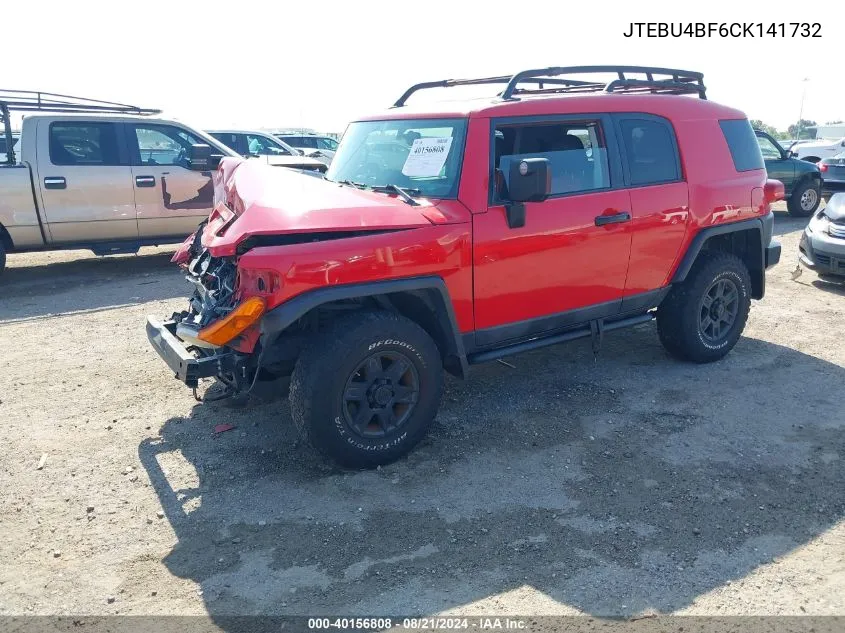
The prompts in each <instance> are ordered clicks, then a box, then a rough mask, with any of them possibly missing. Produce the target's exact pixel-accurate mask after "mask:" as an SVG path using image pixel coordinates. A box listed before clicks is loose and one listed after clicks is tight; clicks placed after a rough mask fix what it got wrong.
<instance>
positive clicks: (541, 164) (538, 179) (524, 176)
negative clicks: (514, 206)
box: [508, 158, 552, 202]
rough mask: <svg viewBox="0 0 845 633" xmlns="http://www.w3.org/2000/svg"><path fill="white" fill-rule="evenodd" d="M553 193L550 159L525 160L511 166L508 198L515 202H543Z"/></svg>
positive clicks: (515, 162)
mask: <svg viewBox="0 0 845 633" xmlns="http://www.w3.org/2000/svg"><path fill="white" fill-rule="evenodd" d="M551 191H552V171H551V169H549V159H548V158H523V159H522V160H519V161H514V162H512V163H511V164H510V170H509V172H508V198H510V200H512V201H513V202H542V201H543V200H545V199H546V198H548V197H549V194H550V193H551Z"/></svg>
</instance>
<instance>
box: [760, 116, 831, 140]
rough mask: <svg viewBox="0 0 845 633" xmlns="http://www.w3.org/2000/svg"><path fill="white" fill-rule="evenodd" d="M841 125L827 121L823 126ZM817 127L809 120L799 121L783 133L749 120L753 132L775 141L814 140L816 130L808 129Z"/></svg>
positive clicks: (771, 126)
mask: <svg viewBox="0 0 845 633" xmlns="http://www.w3.org/2000/svg"><path fill="white" fill-rule="evenodd" d="M841 123H843V122H842V121H828V122H827V123H825V125H839V124H841ZM817 125H818V123H816V122H815V121H811V120H810V119H801V120H800V121H798V122H797V123H793V124H792V125H790V126H789V127H788V128H786V130H785V131H781V130H778V129H777V128H776V127H775V126H773V125H768V124H766V123H763V122H762V121H761V120H760V119H751V127H753V128H754V129H755V130H762V131H763V132H766V133H767V134H769V135H771V136H774V137H775V138H776V139H781V140H787V139H790V140H792V139H809V138H816V130H815V129H810V128H815V126H817Z"/></svg>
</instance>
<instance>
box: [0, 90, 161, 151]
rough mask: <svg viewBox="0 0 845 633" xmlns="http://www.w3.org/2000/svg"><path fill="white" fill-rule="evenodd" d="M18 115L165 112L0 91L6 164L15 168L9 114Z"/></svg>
mask: <svg viewBox="0 0 845 633" xmlns="http://www.w3.org/2000/svg"><path fill="white" fill-rule="evenodd" d="M12 111H16V112H39V111H40V112H66V113H73V112H79V113H91V114H94V113H99V114H135V115H139V116H148V115H151V114H160V113H161V110H153V109H152V108H139V107H138V106H133V105H126V104H125V103H115V102H114V101H100V100H98V99H86V98H84V97H72V96H70V95H60V94H55V93H52V92H36V91H32V90H0V124H3V128H4V130H3V131H4V132H5V135H6V142H7V145H8V147H7V153H6V162H7V163H9V164H14V162H15V154H14V151H13V149H12V142H11V139H12V127H11V121H10V116H9V113H10V112H12Z"/></svg>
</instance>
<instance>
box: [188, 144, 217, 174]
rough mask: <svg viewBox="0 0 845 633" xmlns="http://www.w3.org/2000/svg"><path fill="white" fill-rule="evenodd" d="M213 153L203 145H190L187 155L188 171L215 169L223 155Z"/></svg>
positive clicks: (209, 147) (208, 147) (207, 146)
mask: <svg viewBox="0 0 845 633" xmlns="http://www.w3.org/2000/svg"><path fill="white" fill-rule="evenodd" d="M213 152H214V149H213V148H212V147H211V146H210V145H206V144H205V143H196V144H194V145H191V151H190V152H189V153H188V169H191V170H193V171H208V170H210V169H217V166H218V165H219V164H220V159H222V158H223V155H222V154H214V153H213Z"/></svg>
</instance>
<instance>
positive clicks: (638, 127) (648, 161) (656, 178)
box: [620, 118, 681, 186]
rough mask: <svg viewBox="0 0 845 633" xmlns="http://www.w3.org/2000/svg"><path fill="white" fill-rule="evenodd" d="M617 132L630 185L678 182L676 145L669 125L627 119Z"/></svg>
mask: <svg viewBox="0 0 845 633" xmlns="http://www.w3.org/2000/svg"><path fill="white" fill-rule="evenodd" d="M620 129H621V130H622V142H623V144H624V145H625V155H626V158H627V161H628V170H629V172H630V175H631V184H632V185H634V186H637V185H652V184H658V183H661V182H672V181H675V180H680V178H681V170H680V166H679V164H678V146H677V144H676V143H675V136H674V134H673V133H672V130H671V128H670V127H669V124H668V123H664V122H662V121H654V120H651V119H627V118H626V119H622V121H621V124H620Z"/></svg>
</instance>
